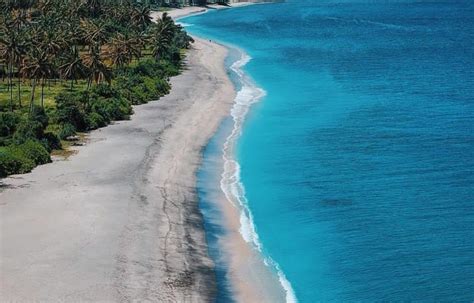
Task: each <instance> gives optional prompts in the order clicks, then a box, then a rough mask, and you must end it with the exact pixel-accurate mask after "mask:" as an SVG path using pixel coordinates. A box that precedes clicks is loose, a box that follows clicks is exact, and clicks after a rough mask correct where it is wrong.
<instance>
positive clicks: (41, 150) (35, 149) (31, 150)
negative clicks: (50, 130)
mask: <svg viewBox="0 0 474 303" xmlns="http://www.w3.org/2000/svg"><path fill="white" fill-rule="evenodd" d="M8 149H10V150H12V151H14V152H16V153H18V154H19V155H22V156H23V157H25V158H27V159H30V160H32V161H33V162H34V163H35V164H36V165H40V164H45V163H49V162H51V157H50V156H49V152H48V151H47V150H46V148H45V147H44V146H43V144H41V143H40V142H39V141H33V140H28V141H26V142H25V143H23V144H20V145H17V146H14V145H13V146H9V147H8Z"/></svg>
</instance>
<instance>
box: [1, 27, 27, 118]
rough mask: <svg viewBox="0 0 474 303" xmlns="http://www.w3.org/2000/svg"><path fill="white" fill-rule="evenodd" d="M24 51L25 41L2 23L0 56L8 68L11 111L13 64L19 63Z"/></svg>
mask: <svg viewBox="0 0 474 303" xmlns="http://www.w3.org/2000/svg"><path fill="white" fill-rule="evenodd" d="M24 51H25V43H24V42H22V41H21V37H20V35H19V33H18V32H16V31H15V29H14V28H12V27H11V26H9V24H4V26H3V27H2V28H0V57H1V58H2V59H3V61H5V63H6V64H7V68H8V87H9V90H10V110H11V111H13V65H14V64H15V63H17V64H20V61H21V57H22V55H23V54H24Z"/></svg>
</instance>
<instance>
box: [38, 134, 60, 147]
mask: <svg viewBox="0 0 474 303" xmlns="http://www.w3.org/2000/svg"><path fill="white" fill-rule="evenodd" d="M41 143H42V144H43V146H45V147H46V149H47V150H48V151H52V150H53V149H61V148H62V146H61V140H60V139H59V137H58V136H57V135H56V134H54V133H52V132H48V133H45V134H44V135H43V138H42V139H41Z"/></svg>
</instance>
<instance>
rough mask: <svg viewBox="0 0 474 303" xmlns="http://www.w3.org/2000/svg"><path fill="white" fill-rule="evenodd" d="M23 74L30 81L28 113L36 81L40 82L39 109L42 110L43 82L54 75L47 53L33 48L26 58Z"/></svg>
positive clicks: (31, 105) (32, 103) (32, 102)
mask: <svg viewBox="0 0 474 303" xmlns="http://www.w3.org/2000/svg"><path fill="white" fill-rule="evenodd" d="M23 72H24V74H25V75H26V76H27V77H28V78H29V79H31V81H32V85H31V100H30V112H31V111H32V110H33V106H34V99H35V89H36V84H37V81H38V80H39V81H40V82H41V107H42V108H44V85H45V80H46V79H48V77H50V76H51V75H53V74H54V66H53V65H52V64H51V61H50V58H49V56H48V53H47V52H46V51H45V50H43V49H41V48H34V49H33V51H32V52H31V54H29V55H28V57H27V63H26V65H25V67H24V68H23Z"/></svg>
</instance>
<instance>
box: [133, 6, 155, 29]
mask: <svg viewBox="0 0 474 303" xmlns="http://www.w3.org/2000/svg"><path fill="white" fill-rule="evenodd" d="M132 23H133V25H134V26H136V27H137V28H139V29H140V30H143V29H145V28H147V27H148V26H149V25H150V24H151V23H152V21H151V16H150V7H149V6H141V7H136V8H134V9H133V13H132Z"/></svg>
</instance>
